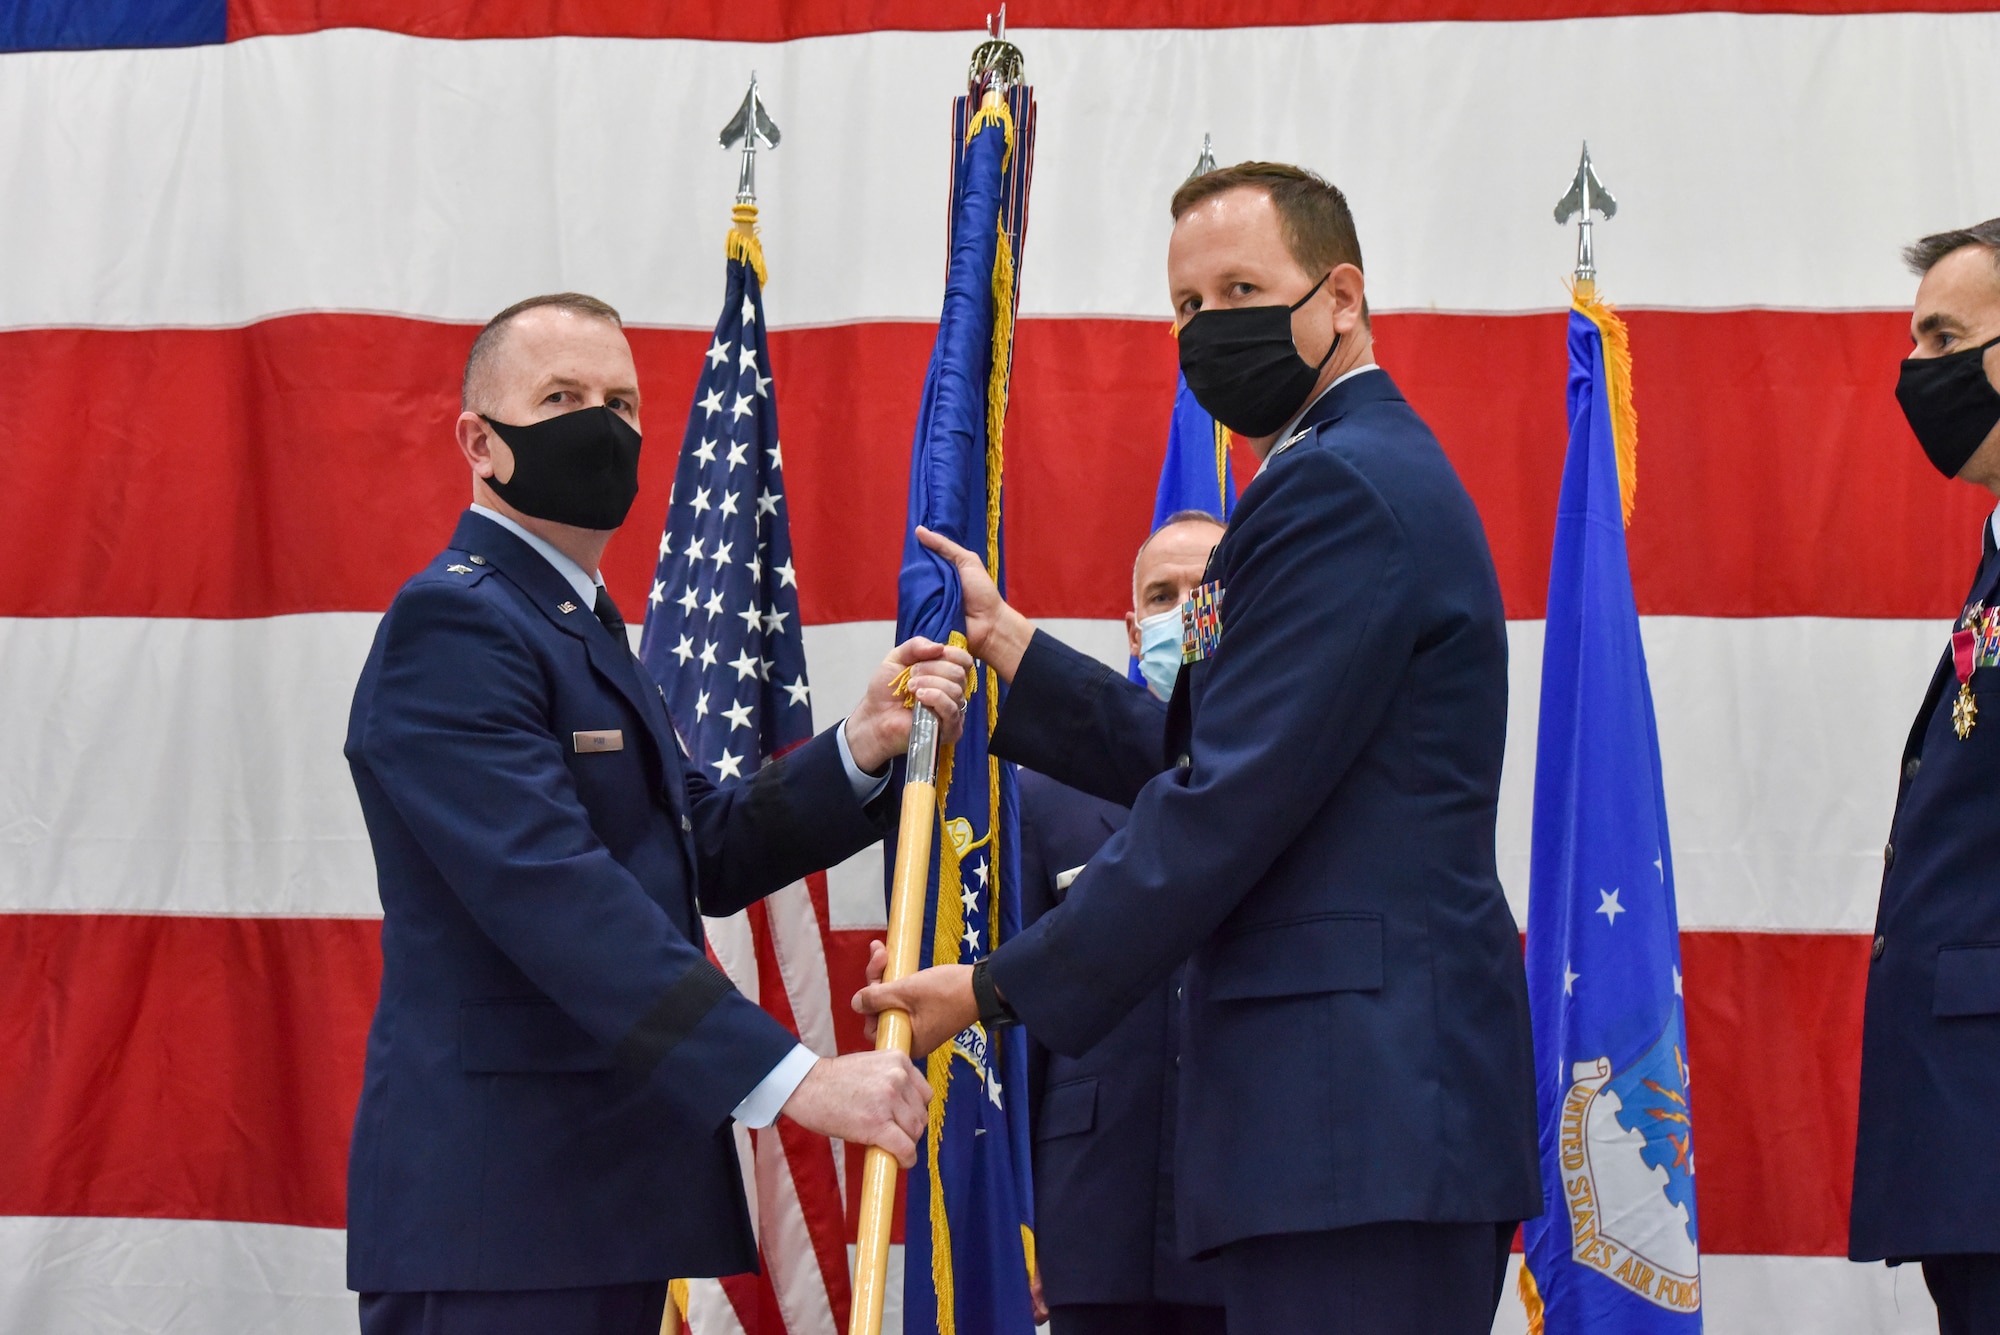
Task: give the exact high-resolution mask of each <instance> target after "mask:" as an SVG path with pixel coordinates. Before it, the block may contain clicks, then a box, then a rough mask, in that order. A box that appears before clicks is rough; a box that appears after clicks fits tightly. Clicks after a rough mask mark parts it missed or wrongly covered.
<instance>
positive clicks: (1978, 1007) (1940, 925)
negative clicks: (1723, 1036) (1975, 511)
mask: <svg viewBox="0 0 2000 1335" xmlns="http://www.w3.org/2000/svg"><path fill="white" fill-rule="evenodd" d="M1984 547H1985V553H1986V554H1985V559H1984V560H1983V561H1982V562H1981V563H1980V569H1979V573H1978V575H1977V577H1976V578H1975V579H1974V581H1973V586H1972V590H1971V592H1970V593H1969V594H1967V596H1966V602H1967V605H1968V610H1970V609H1971V606H1972V605H1973V604H1980V605H1982V606H1983V607H1992V606H1995V605H1996V603H2000V556H1995V555H1994V550H1993V537H1992V532H1991V529H1990V527H1989V529H1988V532H1987V535H1986V540H1985V543H1984ZM1963 619H1964V618H1963V616H1961V621H1962V620H1963ZM1970 685H1971V687H1972V690H1973V693H1974V694H1973V698H1974V702H1975V703H1976V704H1977V705H1978V707H1979V714H1978V718H1977V720H1976V722H1975V723H1974V725H1973V728H1972V731H1971V733H1970V735H1968V736H1967V737H1965V738H1964V739H1963V740H1960V738H1959V737H1958V735H1957V733H1956V732H1955V731H1954V730H1953V728H1952V706H1953V703H1954V702H1955V701H1956V700H1957V698H1958V674H1957V672H1956V671H1955V670H1954V668H1953V665H1952V655H1951V650H1950V648H1949V646H1947V647H1946V649H1945V652H1944V655H1943V657H1942V658H1941V659H1940V660H1939V661H1938V665H1937V670H1936V671H1935V672H1934V673H1933V674H1932V675H1931V683H1930V689H1929V690H1928V691H1927V692H1926V693H1925V695H1924V703H1923V707H1922V708H1921V709H1920V710H1918V711H1917V718H1916V722H1915V723H1914V724H1913V725H1912V726H1911V728H1910V736H1909V741H1908V742H1907V743H1906V744H1905V746H1904V748H1903V771H1902V780H1901V784H1900V786H1899V787H1898V789H1897V794H1896V814H1895V817H1894V819H1893V820H1892V822H1891V824H1890V829H1889V844H1888V846H1887V847H1886V848H1884V849H1883V851H1882V863H1883V866H1882V900H1881V906H1880V908H1879V909H1878V910H1877V911H1876V915H1875V940H1874V943H1873V945H1872V946H1871V948H1870V952H1869V953H1870V955H1871V956H1872V961H1871V963H1870V964H1869V966H1868V1001H1867V1009H1866V1012H1865V1016H1864V1019H1863V1021H1862V1037H1861V1117H1860V1134H1859V1138H1858V1140H1857V1142H1856V1145H1855V1151H1854V1208H1853V1212H1852V1214H1851V1215H1850V1216H1849V1224H1848V1239H1847V1250H1848V1255H1849V1256H1850V1257H1852V1258H1853V1259H1854V1260H1857V1261H1875V1260H1882V1259H1884V1258H1898V1259H1900V1258H1909V1257H1918V1256H1938V1255H1944V1254H1949V1253H1955V1252H2000V667H1982V668H1979V669H1977V670H1976V671H1975V672H1974V673H1973V675H1972V680H1971V682H1970Z"/></svg>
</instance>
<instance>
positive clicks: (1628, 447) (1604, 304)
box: [1570, 284, 1639, 525]
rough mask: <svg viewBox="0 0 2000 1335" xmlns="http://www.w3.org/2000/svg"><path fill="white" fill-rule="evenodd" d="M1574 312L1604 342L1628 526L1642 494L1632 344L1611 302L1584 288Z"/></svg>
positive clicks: (1575, 291)
mask: <svg viewBox="0 0 2000 1335" xmlns="http://www.w3.org/2000/svg"><path fill="white" fill-rule="evenodd" d="M1570 302H1571V309H1573V310H1575V311H1576V312H1577V313H1578V314H1579V315H1581V316H1583V317H1584V318H1585V319H1586V320H1589V321H1590V322H1591V323H1592V324H1594V325H1596V326H1597V332H1598V334H1599V335H1600V336H1601V337H1602V339H1603V342H1604V372H1605V376H1606V379H1607V382H1608V383H1607V384H1606V385H1605V397H1606V398H1608V399H1609V400H1610V401H1611V439H1612V441H1613V443H1614V444H1615V445H1616V447H1617V455H1618V504H1619V508H1620V509H1621V510H1623V512H1624V515H1625V522H1626V524H1628V525H1629V524H1630V523H1631V522H1632V509H1633V506H1634V504H1635V501H1636V498H1637V496H1638V493H1639V410H1638V409H1637V408H1635V407H1634V406H1633V404H1632V340H1631V337H1630V335H1629V334H1628V333H1627V332H1626V329H1625V322H1624V321H1623V320H1621V319H1619V318H1618V315H1617V312H1616V311H1615V310H1614V309H1613V307H1612V305H1611V303H1610V302H1608V301H1606V300H1604V299H1603V298H1602V297H1600V296H1598V295H1597V289H1596V285H1595V284H1592V285H1591V287H1590V289H1589V290H1588V291H1586V290H1584V289H1583V286H1582V285H1581V284H1578V285H1576V286H1575V287H1573V288H1572V289H1571V291H1570Z"/></svg>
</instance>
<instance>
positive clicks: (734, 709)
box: [722, 705, 751, 732]
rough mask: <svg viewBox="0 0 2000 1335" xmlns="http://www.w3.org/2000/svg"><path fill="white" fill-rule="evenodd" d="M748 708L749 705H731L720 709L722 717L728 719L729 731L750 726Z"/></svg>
mask: <svg viewBox="0 0 2000 1335" xmlns="http://www.w3.org/2000/svg"><path fill="white" fill-rule="evenodd" d="M750 708H751V707H750V706H749V705H731V706H730V707H729V708H727V709H725V710H723V711H722V717H724V718H726V719H728V720H729V730H730V731H731V732H735V731H736V730H737V729H738V728H747V727H749V726H750Z"/></svg>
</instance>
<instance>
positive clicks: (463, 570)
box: [444, 565, 472, 575]
mask: <svg viewBox="0 0 2000 1335" xmlns="http://www.w3.org/2000/svg"><path fill="white" fill-rule="evenodd" d="M444 572H445V574H447V575H470V574H471V573H472V567H471V566H459V565H450V566H446V567H445V568H444Z"/></svg>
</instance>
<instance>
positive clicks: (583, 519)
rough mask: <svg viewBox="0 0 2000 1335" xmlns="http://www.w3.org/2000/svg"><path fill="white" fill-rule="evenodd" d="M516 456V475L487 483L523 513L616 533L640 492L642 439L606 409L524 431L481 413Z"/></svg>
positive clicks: (534, 424)
mask: <svg viewBox="0 0 2000 1335" xmlns="http://www.w3.org/2000/svg"><path fill="white" fill-rule="evenodd" d="M480 419H481V420H482V421H484V422H485V423H486V425H488V426H490V427H492V428H493V432H494V434H495V435H497V436H499V437H500V439H502V440H504V441H506V442H507V448H508V449H510V450H512V451H513V452H514V475H513V476H512V477H510V478H508V479H507V480H506V481H505V482H502V481H501V480H500V479H499V478H497V477H489V478H487V479H486V485H487V486H489V487H491V488H493V494H494V495H496V496H498V497H499V498H500V499H501V500H503V501H505V502H507V504H509V505H511V506H513V507H514V508H515V509H516V510H519V511H520V512H521V513H522V514H524V515H532V516H533V517H534V518H536V519H546V520H548V521H549V522H550V523H552V524H570V525H573V526H575V527H577V528H594V529H614V528H617V527H618V526H619V525H620V524H622V523H624V522H625V516H626V515H627V514H628V513H629V512H630V511H631V509H632V501H633V499H634V498H635V497H636V496H638V494H639V445H640V437H639V433H638V431H637V430H635V429H634V428H633V426H632V424H631V423H630V422H628V421H626V420H625V419H624V418H622V417H620V416H619V415H618V414H617V413H615V412H613V411H612V410H611V409H609V408H607V407H603V406H602V405H600V406H598V407H595V408H579V409H577V410H576V411H575V412H570V413H564V414H562V415H561V416H560V417H548V418H544V419H542V420H541V421H539V422H531V423H529V424H528V425H526V426H514V425H511V424H510V423H507V422H496V421H494V420H493V419H492V418H490V417H488V416H486V414H484V413H481V414H480Z"/></svg>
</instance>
